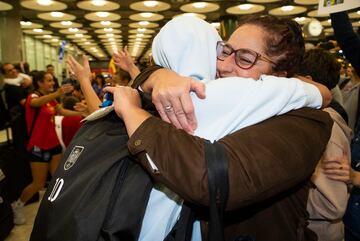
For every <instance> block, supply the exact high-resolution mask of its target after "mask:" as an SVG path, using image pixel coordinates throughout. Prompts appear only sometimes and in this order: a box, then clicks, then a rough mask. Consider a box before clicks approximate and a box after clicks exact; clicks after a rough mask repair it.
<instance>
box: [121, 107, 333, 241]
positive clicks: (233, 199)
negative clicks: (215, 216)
mask: <svg viewBox="0 0 360 241" xmlns="http://www.w3.org/2000/svg"><path fill="white" fill-rule="evenodd" d="M332 124H333V122H332V120H331V118H330V117H329V115H328V114H327V113H325V112H322V111H319V110H313V109H309V108H304V109H300V110H296V111H291V112H289V113H287V114H285V115H283V116H277V117H273V118H271V119H268V120H266V121H264V122H262V123H260V124H257V125H254V126H252V127H247V128H244V129H242V130H239V131H237V132H235V133H233V134H231V135H228V136H226V137H224V138H222V139H221V140H219V141H220V142H221V143H222V144H223V145H224V146H225V149H226V152H227V153H226V154H227V157H228V159H229V185H230V193H229V200H228V205H227V209H228V210H229V212H228V214H227V217H226V220H225V222H226V228H225V235H226V239H227V240H233V238H234V237H236V236H237V235H250V236H253V237H255V238H256V241H271V240H274V241H275V240H276V241H292V240H294V241H297V240H307V241H308V240H316V236H314V234H313V233H312V232H311V231H310V230H307V229H306V228H305V227H306V220H307V218H308V215H307V212H306V202H307V197H308V191H309V186H308V183H309V178H310V176H311V174H312V173H313V171H314V169H315V166H316V164H317V162H318V160H319V159H320V157H321V155H322V153H323V152H324V149H325V147H326V144H327V142H328V140H329V137H330V133H331V127H332ZM128 147H129V150H130V152H131V153H132V154H134V155H137V157H138V159H139V161H140V163H141V164H142V165H143V166H144V167H145V168H146V169H147V170H148V171H149V173H150V174H151V175H152V176H153V178H154V179H155V181H157V182H160V183H163V184H164V185H166V186H167V187H169V188H170V189H171V190H173V191H175V192H176V193H178V194H179V195H180V196H181V197H182V198H184V199H185V200H187V201H190V202H193V203H195V204H198V205H202V206H207V205H208V199H209V198H208V196H209V195H208V186H207V185H208V180H207V172H206V170H207V167H206V160H205V158H204V144H203V140H202V139H201V138H199V137H195V136H191V135H188V134H187V133H185V132H184V131H182V130H177V129H176V128H174V127H173V126H172V125H170V124H168V123H165V122H163V121H161V120H159V119H157V118H155V117H151V118H149V119H147V120H146V121H145V122H144V123H143V124H142V125H141V126H140V127H139V128H138V130H137V131H136V132H135V133H134V135H133V136H132V137H131V138H130V140H129V142H128ZM146 153H147V154H148V155H149V156H150V157H151V158H152V160H153V161H154V163H155V165H156V166H157V168H158V171H154V170H153V169H152V167H151V165H149V162H148V160H147V158H146V155H145V154H146ZM206 233H207V232H206V231H205V230H203V234H206ZM310 236H311V237H310ZM203 237H204V238H203V239H204V240H206V237H205V236H203Z"/></svg>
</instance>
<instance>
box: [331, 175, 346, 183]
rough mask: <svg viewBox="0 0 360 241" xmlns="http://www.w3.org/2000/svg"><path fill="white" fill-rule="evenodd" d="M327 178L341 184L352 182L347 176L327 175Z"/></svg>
mask: <svg viewBox="0 0 360 241" xmlns="http://www.w3.org/2000/svg"><path fill="white" fill-rule="evenodd" d="M326 176H327V178H329V179H331V180H334V181H339V182H345V183H347V182H349V181H350V177H347V176H337V175H326Z"/></svg>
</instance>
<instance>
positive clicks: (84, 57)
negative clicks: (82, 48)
mask: <svg viewBox="0 0 360 241" xmlns="http://www.w3.org/2000/svg"><path fill="white" fill-rule="evenodd" d="M82 59H83V66H84V68H86V69H90V65H89V60H88V58H87V57H86V56H85V55H83V57H82Z"/></svg>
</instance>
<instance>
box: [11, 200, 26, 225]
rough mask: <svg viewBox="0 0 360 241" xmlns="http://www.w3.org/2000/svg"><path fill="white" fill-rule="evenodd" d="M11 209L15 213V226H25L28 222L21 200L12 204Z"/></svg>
mask: <svg viewBox="0 0 360 241" xmlns="http://www.w3.org/2000/svg"><path fill="white" fill-rule="evenodd" d="M11 207H12V210H13V213H14V224H16V225H21V224H24V223H25V222H26V219H25V216H24V212H23V208H24V203H23V202H21V201H20V200H17V201H15V202H13V203H12V204H11Z"/></svg>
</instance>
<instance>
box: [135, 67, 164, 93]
mask: <svg viewBox="0 0 360 241" xmlns="http://www.w3.org/2000/svg"><path fill="white" fill-rule="evenodd" d="M163 70H164V69H158V70H155V71H154V72H153V73H152V74H151V75H150V76H149V78H148V79H147V80H146V81H145V82H144V83H143V84H141V85H140V86H141V89H142V90H143V91H144V92H146V93H151V92H152V90H153V88H154V83H155V81H156V79H157V77H158V76H159V74H160V73H161V72H162V71H163Z"/></svg>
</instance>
